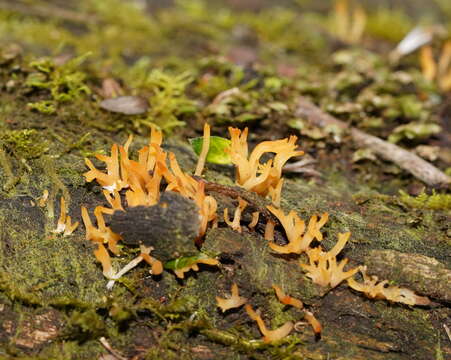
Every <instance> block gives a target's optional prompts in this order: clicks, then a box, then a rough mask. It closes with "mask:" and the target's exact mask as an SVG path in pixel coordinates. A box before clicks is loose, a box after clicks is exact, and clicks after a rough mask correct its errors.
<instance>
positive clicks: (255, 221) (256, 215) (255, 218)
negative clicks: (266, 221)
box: [248, 211, 260, 230]
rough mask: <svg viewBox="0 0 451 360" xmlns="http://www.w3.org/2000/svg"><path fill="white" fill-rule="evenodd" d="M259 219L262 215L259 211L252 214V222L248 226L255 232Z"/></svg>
mask: <svg viewBox="0 0 451 360" xmlns="http://www.w3.org/2000/svg"><path fill="white" fill-rule="evenodd" d="M259 217H260V213H259V212H258V211H254V212H253V213H252V221H251V222H250V223H249V225H248V226H249V229H251V230H253V229H254V228H255V227H256V226H257V224H258V219H259Z"/></svg>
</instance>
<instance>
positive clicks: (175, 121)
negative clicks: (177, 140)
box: [135, 70, 197, 132]
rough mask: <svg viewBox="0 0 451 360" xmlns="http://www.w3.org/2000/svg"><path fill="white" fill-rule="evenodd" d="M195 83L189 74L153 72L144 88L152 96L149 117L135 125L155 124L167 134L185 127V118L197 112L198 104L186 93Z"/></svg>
mask: <svg viewBox="0 0 451 360" xmlns="http://www.w3.org/2000/svg"><path fill="white" fill-rule="evenodd" d="M192 81H193V76H192V75H191V74H190V73H188V72H185V73H181V74H177V75H175V74H171V73H169V72H163V71H161V70H153V71H152V72H151V73H150V74H149V76H148V77H147V79H146V81H145V82H144V84H143V86H144V87H145V88H148V89H149V90H150V91H151V93H152V95H151V96H150V98H149V104H150V109H149V113H148V115H147V117H146V118H145V119H142V120H137V121H136V122H135V124H136V125H137V126H138V127H139V126H140V125H149V124H155V125H157V126H158V127H160V128H161V129H162V130H164V131H166V132H170V131H171V130H172V129H174V128H175V127H177V126H181V125H184V124H185V123H184V122H183V121H182V120H181V119H182V118H183V116H186V115H188V114H192V113H194V112H195V111H196V109H197V107H196V103H195V102H194V101H192V100H190V99H189V98H188V97H187V96H186V94H185V92H186V87H187V86H188V85H189V84H190V83H191V82H192Z"/></svg>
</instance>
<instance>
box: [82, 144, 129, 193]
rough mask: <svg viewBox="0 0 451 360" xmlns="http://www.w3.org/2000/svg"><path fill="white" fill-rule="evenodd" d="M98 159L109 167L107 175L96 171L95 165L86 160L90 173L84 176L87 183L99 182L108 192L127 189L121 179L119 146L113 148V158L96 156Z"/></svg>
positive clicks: (115, 145)
mask: <svg viewBox="0 0 451 360" xmlns="http://www.w3.org/2000/svg"><path fill="white" fill-rule="evenodd" d="M96 158H97V159H99V160H100V161H103V162H104V163H105V164H106V166H107V173H106V174H105V173H103V172H101V171H100V170H98V169H96V167H95V166H94V164H93V163H92V162H91V160H89V159H85V163H86V166H87V167H88V168H89V171H87V172H85V173H84V174H83V176H84V177H85V178H86V181H87V182H91V181H92V180H94V179H95V180H97V182H98V183H99V184H100V185H101V186H102V187H103V188H104V189H106V190H108V191H111V192H112V191H114V190H117V191H119V190H121V189H123V188H124V187H127V184H126V183H125V182H124V181H123V180H122V179H121V176H120V166H119V150H118V146H117V144H114V145H113V146H112V147H111V156H106V155H100V154H96Z"/></svg>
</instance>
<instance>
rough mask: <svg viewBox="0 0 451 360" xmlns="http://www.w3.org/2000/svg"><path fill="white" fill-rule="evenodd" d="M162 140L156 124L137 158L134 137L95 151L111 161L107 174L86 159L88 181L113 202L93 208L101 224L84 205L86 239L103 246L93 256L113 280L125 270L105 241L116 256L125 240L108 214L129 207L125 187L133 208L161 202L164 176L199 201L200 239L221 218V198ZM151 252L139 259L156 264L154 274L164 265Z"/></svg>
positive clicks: (174, 187)
mask: <svg viewBox="0 0 451 360" xmlns="http://www.w3.org/2000/svg"><path fill="white" fill-rule="evenodd" d="M205 130H206V132H207V131H208V132H209V127H208V125H206V127H205ZM162 138H163V137H162V133H161V132H160V131H158V130H156V129H154V128H153V129H152V131H151V135H150V140H149V144H148V145H147V146H144V147H143V148H141V149H140V150H139V151H138V160H137V161H135V160H132V159H130V157H129V147H130V145H131V143H132V137H131V136H130V137H129V139H128V140H127V142H126V143H125V144H124V145H123V146H119V145H117V144H114V145H113V146H112V147H111V155H110V156H105V155H96V158H97V159H98V160H100V161H102V162H104V163H105V164H106V172H104V171H101V170H98V169H97V168H96V167H95V166H94V164H93V163H92V162H91V161H90V160H89V159H85V162H86V165H87V166H88V168H89V171H87V172H86V173H84V174H83V175H84V176H85V178H86V181H88V182H89V181H93V180H96V181H97V183H98V184H99V185H101V186H102V187H103V189H104V190H103V195H104V196H105V199H106V200H107V202H108V203H109V205H110V207H103V206H97V207H96V208H95V209H94V216H95V218H96V221H97V226H94V225H93V223H92V221H91V218H90V216H89V214H88V210H87V209H86V208H85V207H82V219H83V222H84V224H85V228H86V239H87V240H90V241H93V242H95V243H97V244H98V249H97V250H96V251H95V253H94V254H95V255H96V258H97V259H98V260H99V261H100V262H101V263H102V266H103V273H104V274H105V276H106V277H107V278H109V279H113V280H114V279H117V278H118V274H120V273H121V271H119V272H115V271H114V270H113V269H112V266H111V259H110V255H109V252H108V251H107V249H106V248H105V247H104V244H108V250H109V251H111V252H112V253H113V254H115V255H119V253H120V250H119V248H118V246H117V243H118V242H119V241H120V240H122V238H121V236H120V235H119V234H116V233H114V232H113V231H112V230H111V229H110V228H109V227H108V226H107V225H106V223H105V219H104V218H103V214H110V215H111V214H113V213H114V212H115V211H125V209H124V207H123V206H122V198H121V193H120V191H122V190H125V199H126V201H127V204H128V206H129V207H134V206H153V205H156V204H157V203H158V200H159V198H160V188H161V187H162V185H163V179H164V180H165V182H166V189H165V191H175V192H178V193H180V194H181V195H183V196H185V197H187V198H189V199H191V200H193V201H194V202H195V203H196V204H197V206H198V208H199V219H200V228H199V233H198V238H201V237H202V236H203V235H204V234H205V232H206V230H207V227H208V223H210V222H212V221H214V220H216V208H217V204H216V200H215V199H214V198H213V197H211V196H208V195H206V194H205V183H204V182H202V181H198V180H196V179H194V178H193V177H192V176H190V175H188V174H186V173H184V172H183V171H182V170H181V168H180V166H179V164H178V163H177V160H176V158H175V155H174V154H172V153H169V154H167V153H166V152H165V151H164V150H163V149H162V148H161V143H162ZM167 158H169V167H168V166H167V162H166V160H167ZM200 171H201V170H200ZM149 252H150V251H149ZM149 256H150V255H149V253H142V254H141V255H140V257H138V258H140V259H141V260H145V261H147V262H149V263H150V264H151V265H152V273H153V274H159V273H161V271H162V266H160V265H158V266H154V265H153V264H154V263H155V261H157V260H155V261H154V260H153V258H151V257H149ZM141 260H140V261H141ZM212 260H214V261H207V260H206V259H203V260H202V261H203V262H204V263H211V264H212V263H215V264H216V263H217V261H216V260H215V259H212ZM135 266H136V265H135ZM126 268H127V266H126ZM190 269H194V270H196V266H195V264H194V265H191V267H190ZM186 271H187V270H186ZM182 274H183V271H182V270H179V271H178V272H177V275H178V276H180V277H183V276H182Z"/></svg>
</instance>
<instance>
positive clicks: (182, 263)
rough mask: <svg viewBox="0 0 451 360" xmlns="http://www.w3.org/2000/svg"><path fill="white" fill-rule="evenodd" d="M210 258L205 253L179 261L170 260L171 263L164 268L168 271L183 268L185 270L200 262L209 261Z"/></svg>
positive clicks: (182, 258)
mask: <svg viewBox="0 0 451 360" xmlns="http://www.w3.org/2000/svg"><path fill="white" fill-rule="evenodd" d="M208 258H209V256H207V255H206V254H204V253H199V254H197V255H194V256H185V257H179V258H177V259H174V260H170V261H168V262H166V263H165V264H164V268H165V269H166V270H178V269H183V268H185V267H187V266H191V265H193V264H195V263H196V262H197V261H198V260H202V259H208Z"/></svg>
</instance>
